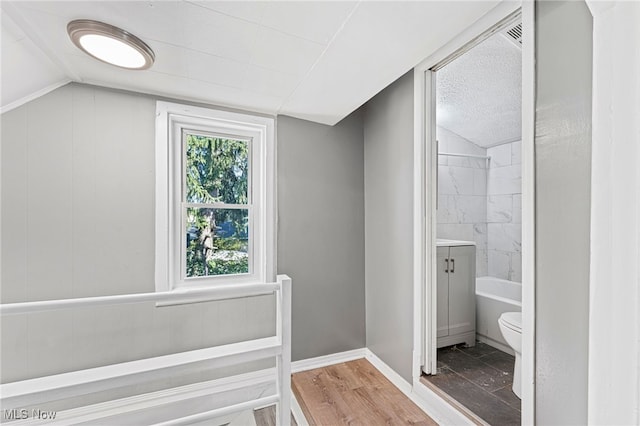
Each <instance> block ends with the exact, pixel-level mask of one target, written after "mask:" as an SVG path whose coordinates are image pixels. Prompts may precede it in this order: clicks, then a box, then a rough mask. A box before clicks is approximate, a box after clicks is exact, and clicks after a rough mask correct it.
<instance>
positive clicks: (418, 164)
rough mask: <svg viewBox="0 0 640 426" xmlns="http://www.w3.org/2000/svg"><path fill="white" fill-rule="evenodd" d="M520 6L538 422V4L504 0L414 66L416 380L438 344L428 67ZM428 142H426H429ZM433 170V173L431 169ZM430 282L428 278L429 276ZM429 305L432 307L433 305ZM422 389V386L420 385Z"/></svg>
mask: <svg viewBox="0 0 640 426" xmlns="http://www.w3.org/2000/svg"><path fill="white" fill-rule="evenodd" d="M518 8H521V9H522V10H521V19H522V22H523V27H524V29H525V31H524V32H525V34H524V38H523V50H522V55H523V73H522V74H523V94H522V96H523V98H522V102H523V106H522V114H523V120H522V121H523V123H522V145H523V146H522V163H523V176H522V184H523V193H522V207H523V214H522V232H523V239H522V243H523V253H524V256H523V259H522V263H523V265H522V268H523V288H524V289H525V291H524V292H523V335H524V336H523V360H522V386H523V401H522V402H523V407H522V423H523V424H527V425H528V424H534V422H535V417H534V416H535V413H534V409H535V353H534V349H535V346H534V343H535V317H534V315H535V298H534V295H535V276H534V273H535V270H534V266H535V239H534V237H535V222H534V220H535V217H534V212H535V204H534V203H535V197H534V195H535V175H534V173H535V170H534V156H533V155H534V147H533V143H534V139H533V136H534V130H535V116H534V113H535V87H534V84H535V69H534V63H535V62H534V61H535V57H534V45H533V42H534V34H533V30H534V3H533V0H524V1H522V2H519V1H518V2H511V1H503V2H501V3H500V4H499V5H498V6H496V7H495V8H494V9H492V10H491V11H489V13H487V14H486V15H485V16H483V17H482V18H480V19H479V20H478V21H476V22H475V23H474V24H472V25H471V26H469V27H468V28H467V29H466V30H465V31H463V32H462V33H461V34H459V35H458V36H457V37H455V38H454V39H452V40H451V41H450V42H449V43H447V44H446V45H444V46H443V47H442V48H440V49H439V50H438V51H437V52H435V53H434V54H433V55H432V56H430V57H429V58H427V59H425V60H424V61H423V62H422V63H420V64H418V65H417V66H416V67H415V68H414V158H415V161H414V183H413V184H414V215H413V223H414V274H413V276H414V280H413V281H414V299H415V300H414V356H413V359H414V361H413V362H414V364H413V380H414V383H419V378H420V372H421V371H420V370H421V368H420V367H421V366H424V369H425V372H427V373H431V372H434V369H435V359H434V358H435V344H433V343H432V344H431V348H429V344H428V343H429V341H431V342H433V340H434V339H433V336H431V335H430V334H433V333H432V332H430V330H431V329H432V327H431V326H432V324H433V322H435V312H434V311H435V309H434V308H433V303H428V302H433V301H432V300H429V299H428V294H433V293H434V288H433V287H434V286H435V284H433V285H432V284H431V283H435V272H434V270H433V269H434V268H433V251H434V250H433V247H434V245H435V242H434V240H435V237H434V235H433V234H434V226H435V225H434V222H435V219H434V217H433V216H435V215H431V213H430V212H431V211H432V210H433V208H432V207H433V206H434V197H433V195H434V194H433V192H434V191H428V190H427V188H430V187H431V186H432V185H433V182H434V181H435V176H434V169H435V167H429V166H428V165H431V164H435V162H434V150H435V143H430V142H429V141H430V140H433V141H435V137H434V129H432V127H433V125H432V123H431V122H430V118H429V117H431V114H430V109H432V108H433V105H431V102H428V101H429V100H431V101H432V99H430V98H432V96H431V91H432V90H433V88H432V85H433V80H434V76H433V75H432V72H431V71H430V70H431V69H432V68H433V67H434V66H437V65H438V64H441V63H442V61H444V60H445V59H446V58H447V57H448V56H450V55H452V54H454V53H455V52H456V51H458V50H460V49H462V48H463V47H464V46H465V45H466V44H468V43H470V42H472V41H473V40H476V39H477V38H478V37H481V36H482V34H483V33H485V32H487V31H489V30H490V29H491V28H492V27H495V26H496V24H498V23H500V22H501V21H503V20H504V19H507V18H508V17H509V16H510V15H512V16H513V14H514V13H515V12H516V11H517V10H518ZM425 141H426V142H425ZM429 172H430V173H429ZM429 279H430V280H431V281H428V280H429ZM429 308H431V311H430V310H429ZM416 389H418V387H416Z"/></svg>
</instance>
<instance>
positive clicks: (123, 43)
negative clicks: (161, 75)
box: [67, 19, 155, 70]
mask: <svg viewBox="0 0 640 426" xmlns="http://www.w3.org/2000/svg"><path fill="white" fill-rule="evenodd" d="M67 33H68V34H69V37H70V38H71V41H72V42H73V44H75V45H76V47H78V48H79V49H80V50H82V51H83V52H85V53H86V54H88V55H90V56H92V57H94V58H96V59H98V60H100V61H102V62H105V63H107V64H111V65H115V66H117V67H120V68H126V69H130V70H145V69H148V68H150V67H151V65H153V62H154V60H155V55H154V53H153V50H151V48H150V47H149V46H148V45H147V44H146V43H145V42H143V41H142V40H140V39H139V38H138V37H136V36H134V35H133V34H131V33H129V32H127V31H125V30H123V29H121V28H118V27H114V26H113V25H109V24H105V23H104V22H99V21H93V20H90V19H77V20H75V21H71V22H69V24H68V25H67Z"/></svg>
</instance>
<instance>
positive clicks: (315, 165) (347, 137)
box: [278, 111, 365, 361]
mask: <svg viewBox="0 0 640 426" xmlns="http://www.w3.org/2000/svg"><path fill="white" fill-rule="evenodd" d="M278 270H279V271H280V272H282V273H287V274H289V275H291V277H292V278H293V330H292V332H293V352H292V358H293V360H294V361H295V360H299V359H304V358H310V357H316V356H320V355H327V354H331V353H336V352H342V351H346V350H350V349H358V348H362V347H364V346H365V303H364V293H365V291H364V157H363V136H362V114H361V113H360V112H359V111H356V112H355V113H353V114H351V115H350V116H349V117H347V118H345V119H344V120H342V121H341V122H340V123H338V124H337V125H335V126H333V127H332V126H326V125H322V124H316V123H312V122H310V121H304V120H298V119H295V118H291V117H286V116H279V117H278Z"/></svg>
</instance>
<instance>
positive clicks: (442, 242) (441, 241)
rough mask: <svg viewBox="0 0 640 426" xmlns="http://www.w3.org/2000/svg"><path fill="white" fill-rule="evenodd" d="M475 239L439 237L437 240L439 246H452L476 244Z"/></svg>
mask: <svg viewBox="0 0 640 426" xmlns="http://www.w3.org/2000/svg"><path fill="white" fill-rule="evenodd" d="M475 245H476V243H475V241H462V240H444V239H441V238H438V239H437V240H436V246H437V247H451V246H475Z"/></svg>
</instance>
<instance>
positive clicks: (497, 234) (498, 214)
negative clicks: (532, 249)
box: [487, 141, 522, 282]
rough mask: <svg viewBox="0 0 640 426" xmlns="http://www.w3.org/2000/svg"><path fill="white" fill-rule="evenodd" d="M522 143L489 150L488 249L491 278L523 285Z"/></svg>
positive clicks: (518, 142)
mask: <svg viewBox="0 0 640 426" xmlns="http://www.w3.org/2000/svg"><path fill="white" fill-rule="evenodd" d="M520 151H521V141H517V142H511V143H507V144H503V145H499V146H495V147H492V148H488V149H487V155H488V156H490V157H491V160H490V161H489V168H488V171H487V174H488V176H487V250H488V256H487V259H488V265H487V266H488V273H489V275H491V276H493V277H497V278H503V279H506V280H511V281H516V282H522V225H521V222H522V166H521V164H520V163H521V160H520Z"/></svg>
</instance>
